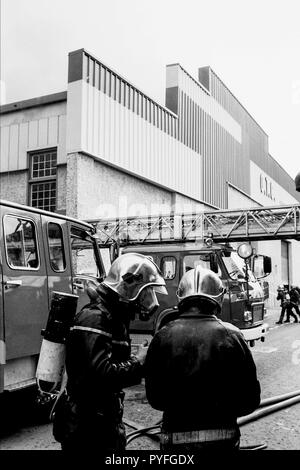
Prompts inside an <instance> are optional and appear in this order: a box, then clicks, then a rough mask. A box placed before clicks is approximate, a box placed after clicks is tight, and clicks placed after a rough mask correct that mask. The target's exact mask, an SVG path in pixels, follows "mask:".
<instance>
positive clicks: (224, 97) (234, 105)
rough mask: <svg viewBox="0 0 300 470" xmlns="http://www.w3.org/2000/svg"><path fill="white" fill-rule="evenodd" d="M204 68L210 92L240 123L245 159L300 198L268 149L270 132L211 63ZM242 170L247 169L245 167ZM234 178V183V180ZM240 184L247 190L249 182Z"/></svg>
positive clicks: (201, 71) (293, 184) (242, 156)
mask: <svg viewBox="0 0 300 470" xmlns="http://www.w3.org/2000/svg"><path fill="white" fill-rule="evenodd" d="M203 69H206V70H205V71H206V72H208V73H209V75H210V81H209V83H210V92H211V95H212V96H213V97H214V98H215V100H216V101H217V102H218V103H220V105H221V106H222V107H224V109H226V111H227V112H228V113H229V114H230V115H231V116H232V117H233V118H234V119H235V120H236V121H237V122H238V123H240V125H241V128H242V142H243V144H242V146H241V158H242V160H243V161H244V160H245V161H246V162H247V161H248V160H249V159H250V160H252V161H253V162H254V163H256V164H257V165H258V166H259V167H260V168H261V169H262V170H263V171H265V172H266V173H267V174H268V175H269V176H270V177H271V178H273V179H274V180H275V181H276V182H277V183H278V184H279V185H280V186H282V187H283V188H284V189H285V190H286V191H288V192H289V193H291V194H293V196H294V197H295V198H297V199H298V200H299V201H300V194H298V193H295V183H294V181H293V179H292V178H291V177H290V176H289V175H288V174H287V173H286V171H285V170H284V169H283V168H282V167H281V166H280V165H279V163H277V162H276V160H274V158H273V157H272V156H271V155H270V154H269V152H268V136H267V134H266V133H265V132H264V130H263V129H262V128H261V127H260V126H259V124H257V122H256V121H255V119H253V117H252V116H251V115H250V114H249V113H248V111H247V110H246V109H245V108H244V107H243V105H242V104H241V103H240V102H239V101H238V100H237V98H236V97H235V96H234V95H233V94H232V93H231V91H230V90H229V89H228V88H227V87H226V85H225V84H224V83H223V82H222V80H220V78H219V77H218V76H217V74H216V73H215V72H214V71H213V70H212V69H211V68H210V67H204V68H203ZM203 69H199V80H200V79H201V78H202V76H203ZM206 83H207V81H206ZM247 168H248V166H247ZM242 170H244V169H243V168H242ZM231 182H232V183H234V182H233V181H231ZM234 184H235V183H234ZM237 186H239V187H240V188H241V189H243V190H244V191H246V192H248V186H247V187H243V186H241V184H237Z"/></svg>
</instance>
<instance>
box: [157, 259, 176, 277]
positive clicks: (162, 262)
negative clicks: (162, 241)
mask: <svg viewBox="0 0 300 470" xmlns="http://www.w3.org/2000/svg"><path fill="white" fill-rule="evenodd" d="M166 258H173V259H174V260H175V270H174V276H172V277H169V278H166V277H165V276H164V270H163V264H164V260H165V259H166ZM160 271H161V273H162V276H163V278H164V280H165V281H173V280H174V279H175V278H176V275H177V258H176V256H174V255H165V256H163V257H162V258H161V260H160Z"/></svg>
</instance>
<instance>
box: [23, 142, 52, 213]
mask: <svg viewBox="0 0 300 470" xmlns="http://www.w3.org/2000/svg"><path fill="white" fill-rule="evenodd" d="M56 165H57V151H56V150H48V151H44V152H38V153H34V154H32V155H31V169H30V180H29V186H30V191H29V194H30V202H29V204H30V205H31V206H33V207H38V208H39V209H44V210H48V211H51V212H54V211H55V210H56V168H57V166H56Z"/></svg>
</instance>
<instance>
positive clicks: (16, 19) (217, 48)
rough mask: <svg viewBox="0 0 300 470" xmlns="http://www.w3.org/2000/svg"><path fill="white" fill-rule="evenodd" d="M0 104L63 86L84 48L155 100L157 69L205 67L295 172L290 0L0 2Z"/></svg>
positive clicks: (299, 161)
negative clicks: (71, 57) (75, 54)
mask: <svg viewBox="0 0 300 470" xmlns="http://www.w3.org/2000/svg"><path fill="white" fill-rule="evenodd" d="M0 1H1V77H0V78H1V104H4V103H10V102H14V101H19V100H23V99H28V98H34V97H37V96H42V95H48V94H51V93H56V92H59V91H63V90H66V89H67V67H68V53H69V52H71V51H73V50H76V49H81V48H84V49H86V50H87V51H89V52H90V53H91V54H92V55H94V56H96V57H97V58H98V59H100V60H101V61H103V62H104V63H105V64H107V65H108V66H110V67H111V68H113V69H114V70H116V71H117V72H118V73H119V74H120V75H122V76H123V77H125V78H127V79H128V80H129V81H130V82H132V83H133V84H134V85H136V86H137V87H139V88H140V89H141V90H143V91H144V92H145V93H146V94H148V95H149V96H151V97H152V98H154V99H155V100H156V101H158V102H159V103H161V104H165V79H166V74H165V67H166V65H167V64H170V63H175V62H179V63H180V64H181V65H182V66H183V67H184V68H185V69H186V70H187V71H188V72H189V73H190V74H191V75H192V76H193V77H194V78H197V71H198V68H199V67H202V66H206V65H210V66H211V67H212V69H213V70H214V71H215V72H216V73H217V75H218V76H219V77H220V78H221V80H222V81H223V82H224V83H225V84H226V85H227V86H228V88H229V89H230V90H231V91H232V92H233V94H234V95H235V96H236V97H237V98H238V99H239V101H240V102H241V103H242V104H243V105H244V106H245V107H246V109H247V110H248V111H249V112H250V114H251V115H252V116H253V117H254V119H255V120H256V121H257V122H258V124H259V125H260V126H261V127H262V128H263V129H264V131H265V132H266V133H267V134H268V136H269V151H270V153H271V155H272V156H273V157H274V158H275V159H276V160H277V161H278V163H279V164H280V165H281V166H282V167H283V168H284V169H285V170H286V171H287V172H288V173H289V174H290V175H291V176H292V178H294V177H295V176H296V174H297V173H298V172H299V171H300V132H299V131H300V129H299V127H300V21H299V18H300V2H299V0H285V1H279V0H273V1H271V0H251V1H250V0H226V1H225V0H209V1H207V0H0Z"/></svg>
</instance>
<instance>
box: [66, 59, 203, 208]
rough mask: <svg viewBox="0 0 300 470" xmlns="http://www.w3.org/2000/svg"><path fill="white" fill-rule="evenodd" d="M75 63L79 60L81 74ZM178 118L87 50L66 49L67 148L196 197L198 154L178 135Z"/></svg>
mask: <svg viewBox="0 0 300 470" xmlns="http://www.w3.org/2000/svg"><path fill="white" fill-rule="evenodd" d="M78 54H83V60H82V61H80V60H78ZM74 64H76V66H77V67H78V64H79V66H80V67H81V66H82V74H80V73H78V72H77V73H76V72H75V65H74ZM177 121H178V118H177V116H176V115H175V114H174V113H172V112H171V111H170V110H168V109H166V108H164V107H163V106H161V105H159V104H157V103H156V102H155V101H154V100H152V99H151V98H149V96H147V95H145V94H144V93H143V92H141V91H140V90H138V89H137V88H136V87H134V86H133V85H132V84H130V83H129V82H128V81H127V80H125V79H124V78H122V77H121V76H120V75H118V74H117V73H116V72H114V71H112V70H111V69H109V68H108V67H107V66H105V65H104V64H102V63H101V62H99V61H98V60H96V59H95V58H94V57H92V56H90V55H89V54H88V53H87V52H86V51H83V50H80V51H77V52H76V53H73V54H70V56H69V84H68V132H67V134H68V144H67V150H68V153H72V152H78V151H83V152H87V153H89V154H91V155H93V156H96V157H98V158H100V159H102V160H104V161H106V162H108V163H110V164H112V165H115V166H117V167H120V168H122V169H125V170H126V171H129V172H130V173H133V174H136V175H138V176H141V177H142V178H145V179H147V180H150V181H153V182H155V183H157V184H160V185H162V186H164V187H167V188H169V189H172V190H173V191H176V192H179V193H182V194H185V195H187V196H189V197H192V198H195V199H198V200H199V199H202V184H201V181H202V158H201V156H200V155H199V154H198V153H197V152H196V151H195V150H191V148H190V147H187V146H186V145H184V144H182V143H181V142H179V141H178V139H177V132H178V124H177Z"/></svg>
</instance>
